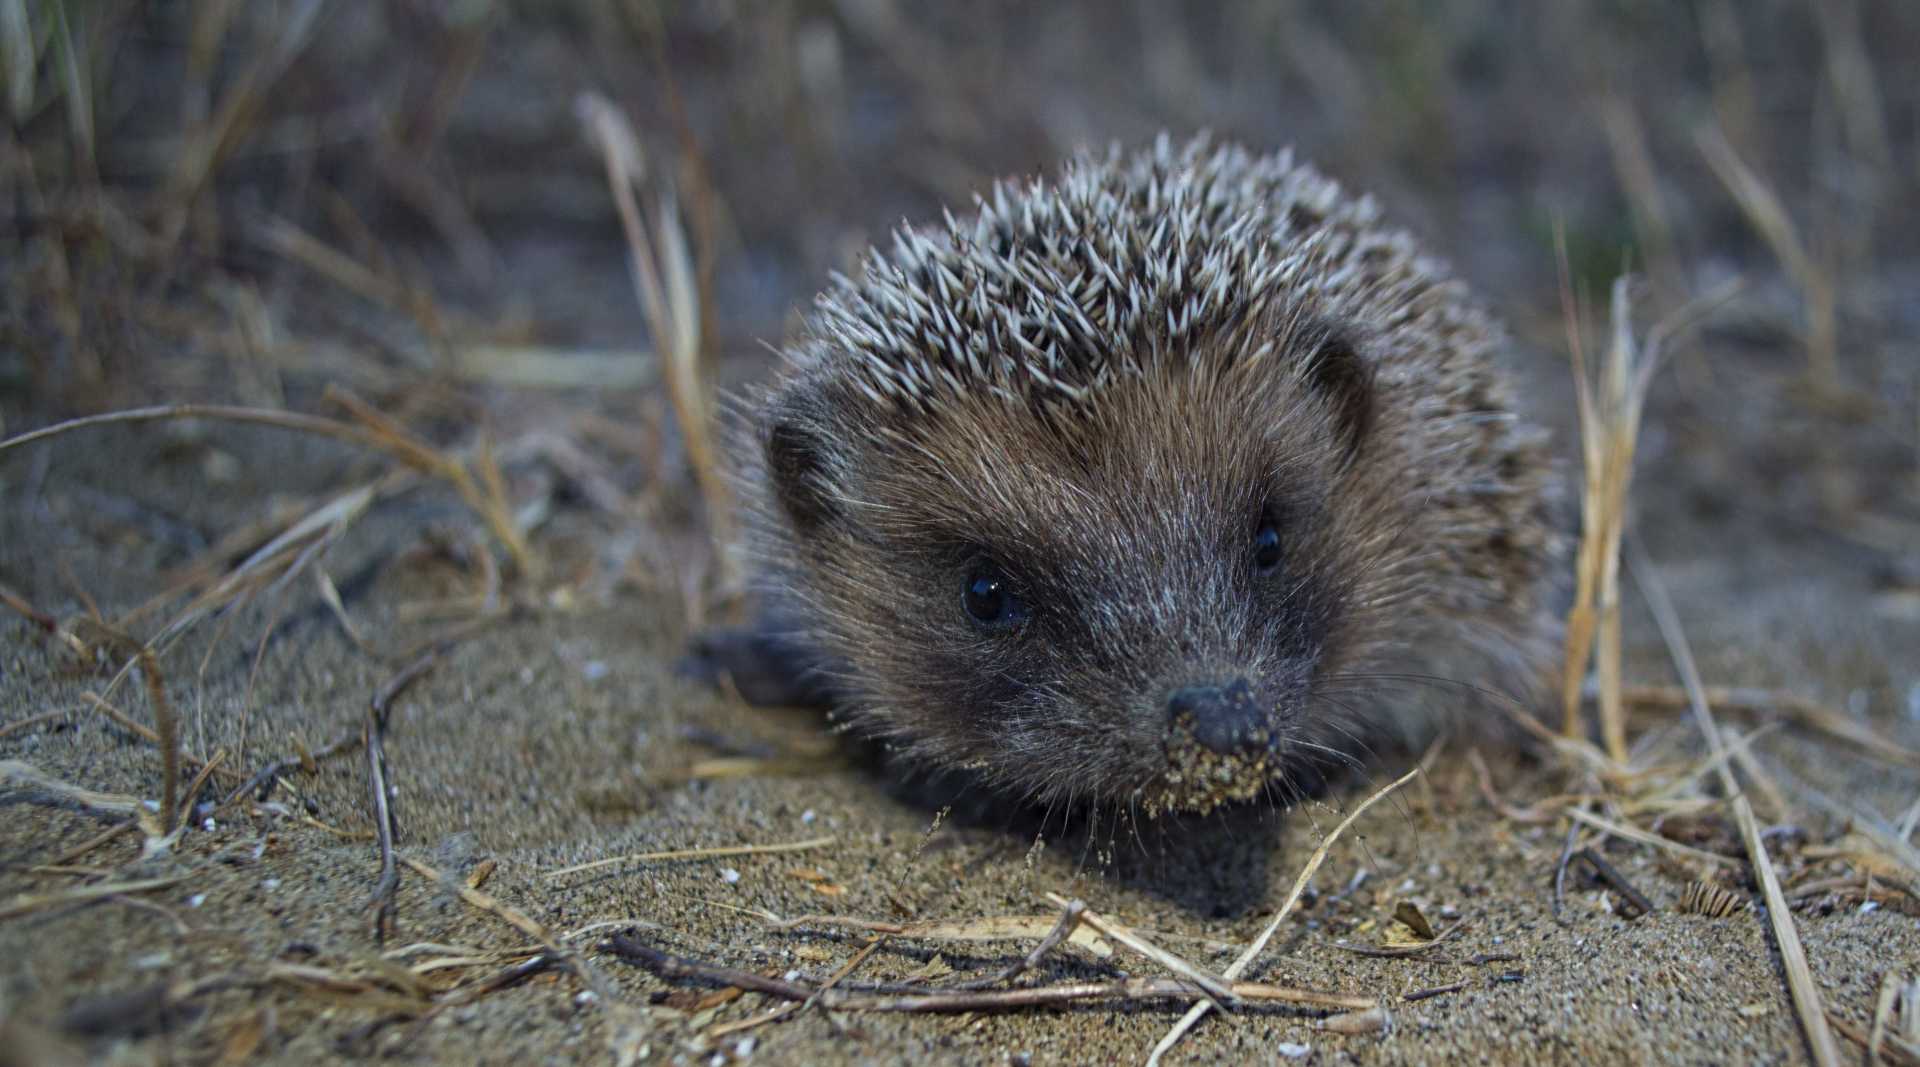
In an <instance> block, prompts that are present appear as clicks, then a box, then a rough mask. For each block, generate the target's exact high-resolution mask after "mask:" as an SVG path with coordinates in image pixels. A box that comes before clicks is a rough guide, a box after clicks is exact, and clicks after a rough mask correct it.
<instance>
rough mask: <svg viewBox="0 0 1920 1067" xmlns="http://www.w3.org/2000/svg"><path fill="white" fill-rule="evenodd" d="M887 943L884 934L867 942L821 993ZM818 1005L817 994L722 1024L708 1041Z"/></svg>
mask: <svg viewBox="0 0 1920 1067" xmlns="http://www.w3.org/2000/svg"><path fill="white" fill-rule="evenodd" d="M886 942H887V937H886V935H885V934H882V935H880V936H879V937H876V938H874V939H873V940H871V941H869V942H867V944H866V947H865V948H862V949H861V950H860V951H858V952H856V953H854V954H853V958H852V959H849V960H848V961H847V962H846V963H845V964H844V965H842V966H841V968H840V969H839V970H837V971H835V972H833V973H832V974H831V975H828V976H827V980H826V981H825V982H822V983H821V984H820V992H825V991H827V990H829V989H832V988H833V987H834V986H836V985H839V984H840V980H841V979H843V978H845V977H846V976H847V975H850V974H852V973H853V972H854V970H855V969H856V968H858V967H859V966H860V965H861V964H863V963H865V962H867V960H868V958H870V957H871V956H872V955H873V954H874V953H875V952H878V951H879V950H880V946H881V945H884V944H886ZM817 1003H819V1000H818V994H816V995H815V997H814V998H811V999H808V1000H803V1001H800V1002H799V1003H797V1004H788V1005H786V1006H785V1007H781V1008H776V1009H774V1010H773V1011H770V1012H767V1013H766V1014H764V1015H758V1016H755V1017H754V1018H751V1019H740V1020H737V1021H735V1022H730V1023H722V1024H720V1025H719V1026H716V1027H713V1028H712V1029H710V1030H708V1031H707V1038H708V1040H717V1039H719V1038H722V1037H726V1036H727V1035H729V1034H737V1033H739V1032H740V1031H742V1030H751V1029H753V1028H754V1027H756V1026H765V1025H766V1024H768V1023H777V1022H779V1021H780V1020H782V1019H785V1018H789V1017H791V1016H794V1015H798V1014H799V1013H801V1012H803V1011H805V1010H807V1008H808V1007H809V1006H810V1005H813V1004H817Z"/></svg>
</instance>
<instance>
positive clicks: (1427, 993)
mask: <svg viewBox="0 0 1920 1067" xmlns="http://www.w3.org/2000/svg"><path fill="white" fill-rule="evenodd" d="M1465 988H1467V983H1465V982H1455V983H1453V984H1452V985H1443V986H1435V987H1433V988H1432V989H1420V990H1416V991H1414V992H1412V993H1408V994H1407V995H1406V996H1404V997H1401V998H1400V999H1401V1000H1404V1001H1406V1002H1407V1003H1409V1004H1413V1003H1415V1002H1417V1001H1422V1000H1427V999H1430V998H1432V997H1439V996H1445V995H1446V994H1448V993H1458V992H1460V991H1461V990H1462V989H1465Z"/></svg>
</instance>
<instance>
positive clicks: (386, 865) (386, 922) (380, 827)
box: [362, 649, 442, 943]
mask: <svg viewBox="0 0 1920 1067" xmlns="http://www.w3.org/2000/svg"><path fill="white" fill-rule="evenodd" d="M441 651H442V650H440V649H436V650H434V651H432V652H429V653H427V654H426V655H424V656H421V657H420V658H419V659H416V660H414V661H413V662H412V663H409V664H407V665H406V666H405V667H402V668H401V669H400V671H399V673H397V674H395V675H394V676H393V677H391V678H389V679H387V681H386V682H385V683H383V684H382V685H381V686H380V688H379V689H378V690H376V691H375V692H374V694H373V699H372V700H371V701H369V702H368V704H367V718H366V723H365V726H364V733H363V734H362V738H363V740H364V742H365V744H366V750H367V787H368V789H370V790H371V791H372V794H373V829H374V834H375V836H376V838H377V840H378V841H379V843H380V882H379V884H378V885H377V886H376V887H375V888H374V891H373V903H374V905H375V908H374V917H373V938H374V940H375V941H376V942H379V943H385V941H386V937H387V930H388V929H389V928H390V927H391V926H392V924H393V900H394V894H395V892H396V891H397V890H398V889H399V888H400V872H399V871H398V870H397V869H396V868H395V867H394V862H393V839H394V836H395V834H396V832H397V829H398V827H397V826H396V825H395V823H394V817H393V806H392V798H391V796H390V794H389V792H388V782H387V778H388V774H387V750H386V744H385V737H386V732H387V713H388V711H389V710H390V709H391V707H392V705H393V701H394V700H395V699H396V698H398V697H399V695H400V694H401V693H402V692H403V691H405V689H406V688H407V686H409V685H412V684H413V683H414V681H415V680H417V679H418V678H419V677H420V676H421V675H423V674H425V673H427V671H428V670H429V669H430V668H431V667H432V666H433V665H434V664H435V663H436V662H438V661H439V659H440V656H441Z"/></svg>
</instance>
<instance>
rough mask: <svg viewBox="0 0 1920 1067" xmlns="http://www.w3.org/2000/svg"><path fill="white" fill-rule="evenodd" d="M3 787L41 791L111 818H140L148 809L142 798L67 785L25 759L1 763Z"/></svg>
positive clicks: (0, 778)
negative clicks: (125, 816)
mask: <svg viewBox="0 0 1920 1067" xmlns="http://www.w3.org/2000/svg"><path fill="white" fill-rule="evenodd" d="M0 784H4V785H6V786H8V787H10V788H15V789H38V790H40V791H41V792H43V793H51V794H52V795H54V796H57V797H59V798H60V799H62V800H66V801H70V802H72V803H75V804H78V805H80V806H81V807H83V808H86V809H87V810H88V811H98V812H105V813H106V814H108V815H139V814H144V813H145V812H146V810H147V808H146V805H145V804H143V803H141V801H140V798H139V797H134V796H128V795H127V794H125V793H101V792H97V791H95V790H92V789H87V788H85V787H84V786H77V785H74V784H72V783H71V782H64V781H61V780H60V779H58V778H55V777H52V776H51V775H49V774H47V773H46V772H45V771H42V770H41V769H40V768H38V767H35V766H34V765H33V764H31V763H27V762H24V761H22V760H0Z"/></svg>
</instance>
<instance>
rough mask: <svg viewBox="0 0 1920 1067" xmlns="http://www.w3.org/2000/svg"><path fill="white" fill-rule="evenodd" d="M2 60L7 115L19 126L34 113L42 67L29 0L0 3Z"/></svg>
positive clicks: (0, 48)
mask: <svg viewBox="0 0 1920 1067" xmlns="http://www.w3.org/2000/svg"><path fill="white" fill-rule="evenodd" d="M0 60H3V62H0V67H5V68H6V72H7V114H8V115H10V116H12V118H13V123H14V125H15V126H19V125H22V124H24V123H25V122H26V121H27V115H28V113H29V112H31V111H32V110H33V85H34V80H35V78H36V76H37V75H38V73H39V65H40V50H39V49H38V48H36V47H35V46H34V43H33V24H32V23H31V22H29V21H28V19H27V0H0Z"/></svg>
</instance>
